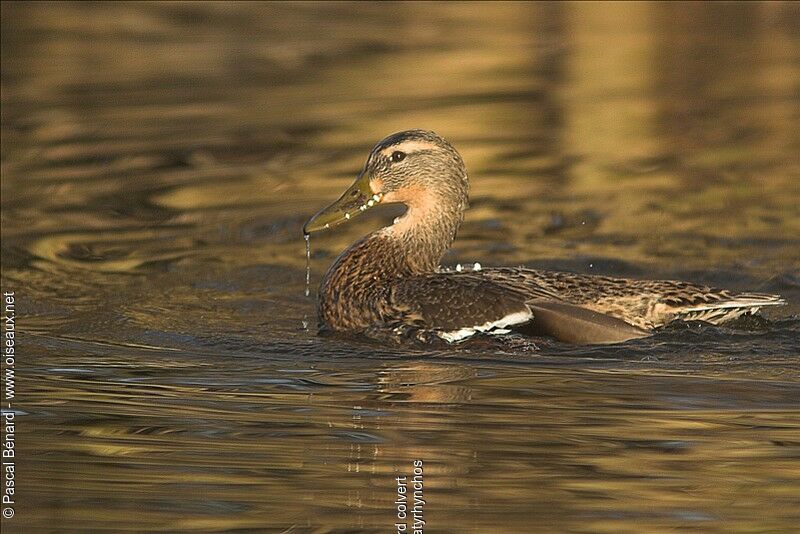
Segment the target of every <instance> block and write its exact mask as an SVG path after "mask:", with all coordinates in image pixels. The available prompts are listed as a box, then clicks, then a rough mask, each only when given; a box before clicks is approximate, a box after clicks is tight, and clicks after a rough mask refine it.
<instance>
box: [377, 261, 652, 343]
mask: <svg viewBox="0 0 800 534" xmlns="http://www.w3.org/2000/svg"><path fill="white" fill-rule="evenodd" d="M388 303H389V306H390V307H391V308H392V309H393V310H394V312H395V313H394V315H395V317H397V318H399V321H398V320H397V319H396V321H397V322H399V323H400V324H399V325H398V326H399V327H401V328H413V329H417V330H419V331H424V332H433V333H435V335H437V336H438V337H440V338H442V339H444V340H446V341H449V342H457V341H461V340H463V339H466V338H468V337H470V336H472V335H474V334H477V333H480V332H485V333H504V332H508V329H509V327H514V328H515V329H520V328H522V330H523V331H525V332H528V333H532V334H536V335H545V336H550V337H554V338H556V339H558V340H560V341H566V342H570V343H618V342H622V341H627V340H629V339H634V338H639V337H644V336H647V335H649V332H648V331H646V330H643V329H641V328H637V327H635V326H632V325H630V324H628V323H626V322H625V321H622V320H620V319H617V318H614V317H611V316H609V315H605V314H602V313H598V312H596V311H592V310H590V309H588V308H585V307H581V306H576V305H573V304H569V303H567V302H564V301H561V300H559V299H557V298H554V297H552V296H551V295H550V294H548V293H546V292H543V293H537V292H533V293H531V292H524V291H518V290H516V289H515V288H513V287H509V286H508V285H506V284H503V283H499V282H497V281H496V280H493V279H492V278H490V277H488V276H485V275H484V274H482V273H477V272H475V273H451V274H445V273H437V274H431V275H420V276H413V277H408V278H403V279H401V280H398V281H397V283H395V284H394V285H393V287H392V288H391V290H390V294H389V299H388Z"/></svg>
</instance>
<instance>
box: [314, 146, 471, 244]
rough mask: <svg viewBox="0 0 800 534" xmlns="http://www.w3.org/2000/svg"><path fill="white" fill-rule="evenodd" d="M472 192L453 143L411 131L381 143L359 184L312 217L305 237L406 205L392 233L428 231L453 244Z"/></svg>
mask: <svg viewBox="0 0 800 534" xmlns="http://www.w3.org/2000/svg"><path fill="white" fill-rule="evenodd" d="M468 193H469V182H468V179H467V171H466V169H465V167H464V161H463V160H462V159H461V156H460V155H459V154H458V152H456V150H455V149H454V148H453V147H452V146H451V145H450V143H448V142H447V141H445V140H444V139H443V138H442V137H440V136H438V135H437V134H435V133H433V132H431V131H427V130H406V131H403V132H398V133H394V134H392V135H390V136H388V137H386V138H385V139H383V140H382V141H381V142H379V143H378V144H377V145H375V147H374V148H373V149H372V151H371V152H370V154H369V157H368V158H367V162H366V164H365V165H364V169H363V170H362V171H361V173H360V174H359V175H358V178H357V179H356V181H355V183H353V185H352V186H350V188H349V189H347V191H345V192H344V194H343V195H342V196H341V198H339V200H337V201H336V202H334V203H333V204H331V205H330V206H328V207H327V208H325V209H323V210H322V211H320V212H319V213H317V214H316V215H314V216H313V217H312V218H311V219H309V221H308V222H307V223H306V224H305V226H303V233H304V234H306V235H308V234H311V233H313V232H316V231H319V230H322V229H325V228H332V227H334V226H337V225H339V224H342V223H344V222H346V221H348V220H350V219H353V218H354V217H357V216H358V215H360V214H361V213H364V212H365V211H367V210H368V209H370V208H372V207H373V206H376V205H377V204H387V203H394V202H400V203H403V204H405V205H406V206H407V207H408V210H407V211H406V213H405V214H404V215H403V216H401V217H398V218H397V219H396V220H395V224H394V225H393V226H391V227H389V230H390V233H393V234H395V235H406V234H409V233H413V232H414V231H415V230H417V229H423V228H428V230H429V231H428V232H427V233H431V231H433V232H434V233H436V234H441V235H442V237H443V238H444V239H445V240H446V241H447V244H448V245H449V243H450V242H452V240H453V239H454V238H455V232H456V230H457V229H458V226H459V225H460V224H461V221H462V219H463V214H464V210H465V209H466V208H467V199H468ZM430 226H438V228H437V229H435V230H432V229H431V228H429V227H430Z"/></svg>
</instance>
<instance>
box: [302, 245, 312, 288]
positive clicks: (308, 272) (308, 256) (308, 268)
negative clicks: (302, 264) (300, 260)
mask: <svg viewBox="0 0 800 534" xmlns="http://www.w3.org/2000/svg"><path fill="white" fill-rule="evenodd" d="M304 237H305V238H306V296H308V295H309V293H310V292H309V290H308V288H309V286H310V285H311V236H310V235H308V234H306V235H305V236H304Z"/></svg>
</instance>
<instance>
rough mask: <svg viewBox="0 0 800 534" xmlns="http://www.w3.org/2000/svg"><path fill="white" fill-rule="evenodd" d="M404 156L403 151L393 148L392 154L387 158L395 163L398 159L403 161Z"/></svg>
mask: <svg viewBox="0 0 800 534" xmlns="http://www.w3.org/2000/svg"><path fill="white" fill-rule="evenodd" d="M405 157H406V153H405V152H400V151H399V150H395V151H394V152H392V156H391V157H390V158H389V159H390V160H391V161H392V163H397V162H398V161H403V159H405Z"/></svg>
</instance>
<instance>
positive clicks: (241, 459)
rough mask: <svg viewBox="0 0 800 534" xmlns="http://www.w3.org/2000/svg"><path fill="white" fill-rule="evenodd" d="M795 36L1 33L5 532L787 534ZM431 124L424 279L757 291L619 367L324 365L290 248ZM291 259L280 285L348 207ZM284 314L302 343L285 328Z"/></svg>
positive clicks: (587, 23)
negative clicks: (458, 186)
mask: <svg viewBox="0 0 800 534" xmlns="http://www.w3.org/2000/svg"><path fill="white" fill-rule="evenodd" d="M798 28H800V11H799V10H798V6H797V5H796V4H792V3H767V4H756V3H741V4H675V3H656V4H630V3H626V4H607V5H602V6H601V5H598V4H474V3H469V4H423V3H410V4H356V5H350V4H341V3H330V4H321V5H316V4H306V3H301V4H260V5H259V4H234V5H231V4H211V3H201V4H182V3H181V4H172V3H143V4H125V5H120V4H117V5H107V4H104V3H94V4H83V3H81V4H61V3H60V4H38V3H37V4H21V3H14V4H12V3H4V4H3V6H2V46H3V61H2V230H3V243H2V258H3V259H2V265H3V290H5V291H9V290H13V291H16V295H17V328H18V330H19V332H20V333H19V337H18V347H17V351H18V359H17V367H16V371H17V375H18V384H17V399H16V403H15V405H14V407H15V409H17V410H19V416H18V417H17V427H18V428H17V432H18V435H17V442H18V444H17V450H18V493H17V495H18V499H19V505H18V507H17V516H16V517H15V518H14V519H13V521H8V522H5V523H4V531H5V529H6V526H8V527H9V528H10V529H12V530H13V531H20V532H48V531H52V532H81V531H97V532H101V531H112V530H121V531H130V532H140V531H156V532H212V531H229V532H351V531H365V532H387V531H391V530H392V529H394V528H395V527H394V523H395V522H396V521H397V519H396V506H395V504H394V501H395V500H396V498H397V494H396V481H395V478H396V477H397V476H402V475H406V476H409V475H411V474H412V471H413V466H412V462H413V461H414V460H422V461H423V463H424V484H425V486H424V495H425V499H426V501H427V504H426V505H425V507H424V514H425V516H424V517H425V520H426V521H427V525H426V526H427V528H428V530H429V531H430V532H449V531H461V532H487V533H488V532H531V531H541V532H554V531H569V532H644V531H647V532H661V531H665V532H666V531H674V530H677V529H684V530H687V531H690V532H790V531H792V530H793V529H794V528H795V527H796V525H797V524H798V523H799V522H800V512H798V510H800V460H799V459H798V458H800V401H798V399H800V362H799V361H798V356H799V355H800V320H798V318H797V314H798V310H799V308H798V305H797V303H798V302H800V274H799V273H800V252H799V251H800V237H799V236H800V208H799V207H798V206H800V189H798V186H797V184H798V181H799V180H800V158H798V154H800V135H798V128H797V124H798V121H799V120H800V97H798V94H800V74H799V73H800V33H798ZM411 127H417V128H428V129H433V130H436V131H437V132H438V133H440V134H442V135H443V136H445V137H446V138H448V139H449V140H450V141H451V142H452V143H453V144H454V145H455V146H456V147H457V148H458V149H459V150H460V151H461V153H462V155H463V156H464V159H465V161H466V163H467V166H468V170H469V172H470V176H471V199H472V206H471V209H470V211H469V212H468V214H467V219H466V222H465V224H464V226H463V228H462V231H461V232H460V234H459V239H458V241H457V242H456V244H455V246H454V248H453V250H452V251H450V252H449V253H448V255H447V257H446V258H445V263H446V264H455V263H458V262H472V261H479V262H481V263H482V264H483V265H509V264H524V265H529V266H532V267H537V268H556V269H564V270H572V271H576V272H584V273H599V274H610V275H622V276H632V277H641V278H656V277H668V278H682V279H686V280H690V281H695V282H702V283H708V284H713V285H721V286H725V287H729V288H732V289H739V290H744V289H750V290H759V291H766V292H775V293H780V294H782V295H784V297H786V298H787V299H788V300H789V301H790V303H791V304H790V306H787V307H786V308H783V309H781V310H776V311H775V312H774V313H772V314H771V315H770V316H769V318H768V320H765V321H761V320H746V321H740V322H739V323H737V324H735V325H731V326H729V327H720V328H715V327H708V326H703V325H692V326H690V327H675V328H668V329H665V330H664V331H662V332H659V333H658V334H656V335H655V336H653V337H651V338H648V339H644V340H637V341H632V342H629V343H625V344H622V345H615V346H604V347H576V346H569V345H565V344H560V343H556V342H553V341H548V340H524V339H510V340H507V341H506V342H504V343H498V342H492V341H486V340H475V341H472V342H468V343H465V344H462V345H459V346H454V347H384V346H379V345H375V344H373V343H370V342H365V341H360V340H353V339H340V338H321V337H318V336H316V334H315V331H314V328H313V316H314V304H313V301H314V291H313V288H312V295H311V297H310V298H306V297H305V296H304V286H305V244H304V242H303V239H302V237H301V230H300V229H301V226H302V224H303V222H304V221H305V220H306V219H307V218H308V217H309V216H310V215H312V214H313V213H314V212H315V211H317V210H318V209H319V208H321V207H322V206H324V205H326V204H327V203H328V202H330V201H331V200H333V199H335V198H337V197H338V195H339V194H340V193H341V192H342V191H343V190H344V189H345V187H347V185H349V183H351V181H352V180H353V179H354V177H355V175H356V173H357V172H358V170H359V169H360V167H361V166H362V165H363V161H364V159H365V157H366V155H367V153H368V151H369V149H370V148H371V147H372V145H373V144H374V143H375V142H376V141H377V140H379V139H380V138H382V137H384V136H385V135H386V134H388V133H391V132H393V131H396V130H400V129H405V128H411ZM373 211H374V212H370V213H369V214H367V215H365V216H363V217H361V218H359V219H358V220H355V221H353V222H352V223H351V224H349V225H348V226H346V227H343V228H341V230H339V231H337V232H335V233H330V234H320V235H319V236H315V237H314V238H312V243H311V244H312V259H311V261H312V277H311V278H312V284H314V285H316V283H318V281H319V279H320V277H321V275H322V273H323V272H324V270H325V269H326V268H327V267H328V265H329V264H330V262H331V261H332V260H333V258H335V256H336V255H337V254H338V253H339V252H340V251H341V250H342V249H343V248H344V247H345V246H347V244H349V243H350V242H352V241H354V240H355V239H356V238H358V237H360V236H361V235H363V234H365V233H367V232H369V231H371V230H373V229H375V228H377V227H379V226H381V225H383V224H386V223H388V222H389V221H391V219H392V217H394V216H396V215H397V213H398V211H397V209H395V208H382V209H381V210H373ZM305 317H309V318H312V320H311V323H312V325H311V328H310V329H306V328H304V325H303V320H304V318H305Z"/></svg>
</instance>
